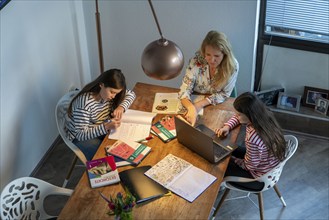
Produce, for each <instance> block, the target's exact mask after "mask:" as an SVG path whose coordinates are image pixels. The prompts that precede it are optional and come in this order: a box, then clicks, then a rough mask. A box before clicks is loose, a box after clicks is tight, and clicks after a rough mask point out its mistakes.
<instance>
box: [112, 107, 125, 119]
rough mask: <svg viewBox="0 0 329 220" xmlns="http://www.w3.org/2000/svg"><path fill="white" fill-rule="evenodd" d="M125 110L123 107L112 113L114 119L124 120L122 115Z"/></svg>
mask: <svg viewBox="0 0 329 220" xmlns="http://www.w3.org/2000/svg"><path fill="white" fill-rule="evenodd" d="M124 111H125V109H124V108H123V107H122V106H118V107H117V108H116V109H115V110H114V111H113V112H112V117H113V118H116V119H120V120H121V118H122V114H123V113H124Z"/></svg>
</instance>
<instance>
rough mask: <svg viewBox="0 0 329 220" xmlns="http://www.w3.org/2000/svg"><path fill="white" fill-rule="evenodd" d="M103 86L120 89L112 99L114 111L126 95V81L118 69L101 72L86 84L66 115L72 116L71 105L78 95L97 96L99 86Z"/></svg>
mask: <svg viewBox="0 0 329 220" xmlns="http://www.w3.org/2000/svg"><path fill="white" fill-rule="evenodd" d="M101 83H102V84H104V87H110V88H113V89H122V90H121V92H119V93H118V94H117V95H116V96H115V98H114V99H113V108H112V109H115V108H117V107H118V106H119V104H120V103H121V102H122V100H123V99H124V97H125V95H126V88H127V86H126V79H125V76H124V75H123V73H122V72H121V70H119V69H110V70H107V71H105V72H103V73H102V74H101V75H99V76H98V77H97V78H96V79H95V80H94V81H92V82H90V83H88V84H87V85H85V86H84V87H83V88H82V90H81V91H80V92H79V93H78V94H77V95H76V96H75V97H74V98H73V99H72V101H71V103H70V106H69V108H68V110H67V112H68V115H69V116H70V117H71V116H72V103H73V102H74V100H75V99H77V98H78V97H79V96H80V95H82V94H84V93H88V92H90V93H93V94H94V95H97V94H98V93H99V92H100V90H101V88H100V86H99V85H100V84H101Z"/></svg>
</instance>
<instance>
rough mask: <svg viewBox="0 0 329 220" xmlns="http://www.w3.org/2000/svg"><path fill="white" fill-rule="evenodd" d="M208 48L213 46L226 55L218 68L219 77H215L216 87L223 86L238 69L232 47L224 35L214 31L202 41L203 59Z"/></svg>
mask: <svg viewBox="0 0 329 220" xmlns="http://www.w3.org/2000/svg"><path fill="white" fill-rule="evenodd" d="M206 46H211V47H213V48H215V49H218V50H220V51H221V52H222V53H223V55H224V56H223V60H222V62H221V63H220V64H219V66H218V73H219V75H216V76H215V79H216V80H215V82H216V83H215V86H216V87H220V86H223V85H225V84H226V82H227V81H228V79H229V78H230V77H231V75H232V74H233V73H234V71H235V69H236V68H237V67H236V64H235V57H234V54H233V51H232V46H231V44H230V42H229V40H228V39H227V37H226V35H225V34H224V33H222V32H217V31H214V30H212V31H209V32H208V34H207V35H206V37H205V38H204V40H203V41H202V44H201V49H200V52H201V55H202V56H203V57H205V50H206Z"/></svg>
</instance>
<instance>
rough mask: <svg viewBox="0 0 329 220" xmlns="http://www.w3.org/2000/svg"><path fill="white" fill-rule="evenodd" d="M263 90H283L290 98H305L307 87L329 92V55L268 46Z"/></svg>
mask: <svg viewBox="0 0 329 220" xmlns="http://www.w3.org/2000/svg"><path fill="white" fill-rule="evenodd" d="M263 63H264V68H263V74H262V75H263V76H262V83H261V88H262V90H265V89H269V88H272V87H277V86H283V87H284V88H286V92H287V93H288V94H296V95H303V93H304V86H310V87H316V88H322V89H327V90H329V55H328V54H322V53H314V52H308V51H301V50H294V49H289V48H282V47H275V46H265V48H264V58H263Z"/></svg>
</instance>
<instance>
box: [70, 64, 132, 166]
mask: <svg viewBox="0 0 329 220" xmlns="http://www.w3.org/2000/svg"><path fill="white" fill-rule="evenodd" d="M135 98H136V95H135V93H134V92H133V91H131V90H128V89H127V88H126V80H125V77H124V75H123V73H122V72H121V70H119V69H110V70H108V71H105V72H104V73H102V74H101V75H100V76H99V77H98V78H97V79H95V80H94V81H92V82H90V83H89V84H87V85H86V86H85V87H84V88H83V89H82V90H81V91H80V92H79V93H78V94H77V95H76V96H75V97H74V98H73V100H72V101H71V103H70V106H69V108H68V116H69V117H68V118H67V122H66V128H67V133H68V136H69V138H70V140H71V141H72V142H73V143H74V144H75V145H76V146H77V147H78V148H79V149H80V150H81V151H82V152H83V153H84V154H85V156H86V158H87V160H91V159H92V158H93V156H94V154H95V153H96V151H97V149H98V147H99V146H100V144H101V143H102V141H103V139H104V137H105V136H106V134H107V133H108V132H110V131H111V130H112V129H115V128H117V127H119V126H120V122H121V117H122V114H123V113H124V112H125V111H126V110H127V109H128V108H129V107H130V105H131V104H132V103H133V101H134V100H135Z"/></svg>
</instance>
